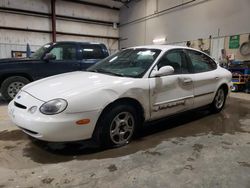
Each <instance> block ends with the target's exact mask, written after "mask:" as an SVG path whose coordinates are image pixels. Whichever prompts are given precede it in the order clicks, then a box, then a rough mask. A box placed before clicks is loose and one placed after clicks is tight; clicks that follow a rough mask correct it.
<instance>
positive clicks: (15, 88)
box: [1, 76, 30, 101]
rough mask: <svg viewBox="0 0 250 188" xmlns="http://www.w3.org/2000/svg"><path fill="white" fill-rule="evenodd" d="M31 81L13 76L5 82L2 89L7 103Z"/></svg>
mask: <svg viewBox="0 0 250 188" xmlns="http://www.w3.org/2000/svg"><path fill="white" fill-rule="evenodd" d="M29 82H30V81H29V80H28V79H27V78H24V77H21V76H12V77H9V78H7V79H6V80H4V81H3V83H2V87H1V94H2V96H3V98H4V99H5V100H7V101H11V100H12V99H14V97H15V96H16V94H17V93H18V92H19V91H20V90H21V88H22V87H23V86H25V85H26V84H28V83H29Z"/></svg>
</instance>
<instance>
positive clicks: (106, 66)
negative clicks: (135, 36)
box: [87, 48, 161, 78]
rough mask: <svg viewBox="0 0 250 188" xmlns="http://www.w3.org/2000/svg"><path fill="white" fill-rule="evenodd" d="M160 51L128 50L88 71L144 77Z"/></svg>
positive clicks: (112, 56) (102, 61) (110, 57)
mask: <svg viewBox="0 0 250 188" xmlns="http://www.w3.org/2000/svg"><path fill="white" fill-rule="evenodd" d="M160 52H161V50H158V49H145V48H136V49H127V50H123V51H120V52H118V53H116V54H114V55H111V56H109V57H108V58H106V59H104V60H101V61H100V62H99V63H97V64H95V65H93V66H92V67H90V68H89V69H87V71H90V72H100V73H104V74H111V75H116V76H125V77H134V78H139V77H142V76H143V75H144V74H145V72H146V71H147V70H148V69H149V67H150V66H151V65H152V63H153V62H154V61H155V59H156V58H157V57H158V55H159V54H160Z"/></svg>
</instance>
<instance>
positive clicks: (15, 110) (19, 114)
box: [8, 92, 100, 142]
mask: <svg viewBox="0 0 250 188" xmlns="http://www.w3.org/2000/svg"><path fill="white" fill-rule="evenodd" d="M19 95H20V96H21V99H20V100H19V99H17V98H15V99H14V100H12V101H11V102H10V103H9V106H8V114H9V116H10V118H11V120H12V121H13V122H14V123H15V124H16V125H17V126H18V127H19V128H21V129H22V130H23V131H24V132H25V133H26V134H28V135H30V136H32V137H34V138H37V139H39V140H44V141H51V142H68V141H78V140H86V139H90V138H91V137H92V134H93V131H94V128H95V125H96V122H97V119H98V117H99V113H100V111H99V110H94V111H88V112H81V113H66V112H62V113H60V114H56V115H44V114H42V113H41V112H40V111H39V108H40V106H41V105H42V104H43V103H44V102H43V101H40V100H38V99H36V98H34V97H32V96H31V95H29V94H27V93H25V92H21V94H19ZM15 102H16V103H18V104H21V105H24V106H25V107H26V109H23V108H20V107H18V106H17V105H16V104H15ZM32 106H37V110H36V112H35V113H33V114H32V113H31V112H29V109H30V108H31V107H32ZM85 118H86V119H90V122H89V123H88V124H85V125H78V124H77V123H76V122H77V121H79V120H81V119H85Z"/></svg>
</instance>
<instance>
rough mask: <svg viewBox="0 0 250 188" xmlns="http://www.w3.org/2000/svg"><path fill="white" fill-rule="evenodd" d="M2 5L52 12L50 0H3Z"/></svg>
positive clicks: (0, 5)
mask: <svg viewBox="0 0 250 188" xmlns="http://www.w3.org/2000/svg"><path fill="white" fill-rule="evenodd" d="M0 7H8V8H16V9H23V10H32V11H39V12H45V13H48V12H50V0H1V1H0Z"/></svg>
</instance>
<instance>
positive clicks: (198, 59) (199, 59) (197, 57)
mask: <svg viewBox="0 0 250 188" xmlns="http://www.w3.org/2000/svg"><path fill="white" fill-rule="evenodd" d="M187 54H188V56H189V58H190V61H191V63H192V66H193V72H194V73H199V72H207V71H211V70H214V69H216V68H217V65H216V63H215V62H214V61H213V60H212V59H211V58H210V57H208V56H207V55H205V54H203V53H201V52H197V51H192V50H188V51H187Z"/></svg>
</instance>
